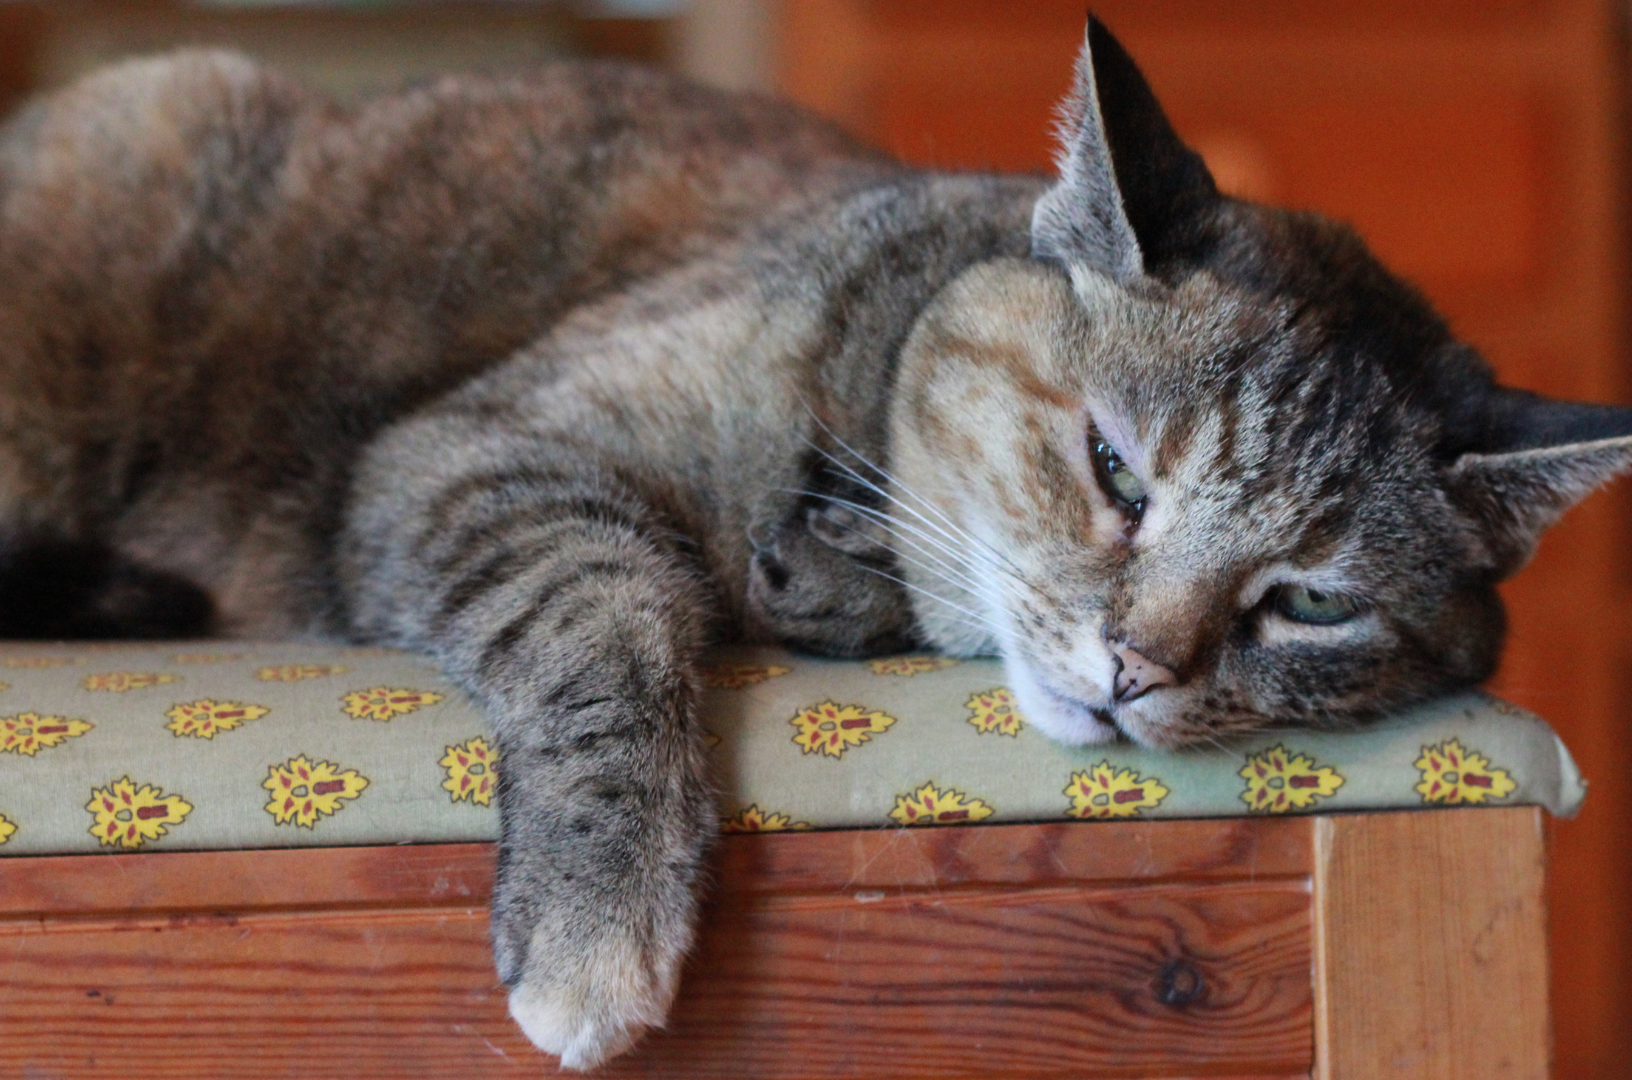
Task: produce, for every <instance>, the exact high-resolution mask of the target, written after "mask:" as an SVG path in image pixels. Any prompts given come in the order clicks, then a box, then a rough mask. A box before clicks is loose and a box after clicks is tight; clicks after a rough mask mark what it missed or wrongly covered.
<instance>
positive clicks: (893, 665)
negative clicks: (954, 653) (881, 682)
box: [867, 656, 958, 678]
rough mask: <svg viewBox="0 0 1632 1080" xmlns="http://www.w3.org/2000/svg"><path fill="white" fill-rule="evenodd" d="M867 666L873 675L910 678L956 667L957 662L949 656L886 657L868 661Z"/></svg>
mask: <svg viewBox="0 0 1632 1080" xmlns="http://www.w3.org/2000/svg"><path fill="white" fill-rule="evenodd" d="M867 666H868V667H870V668H872V669H873V674H874V675H905V676H907V677H909V678H910V677H911V676H913V675H925V674H928V673H929V672H931V671H945V670H946V669H947V668H950V667H957V666H958V661H956V660H954V659H953V658H952V657H950V656H886V657H884V658H883V659H882V660H869V661H868V662H867Z"/></svg>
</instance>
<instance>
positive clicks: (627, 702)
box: [0, 23, 1632, 1068]
mask: <svg viewBox="0 0 1632 1080" xmlns="http://www.w3.org/2000/svg"><path fill="white" fill-rule="evenodd" d="M1064 128H1065V130H1064V133H1063V134H1064V152H1063V156H1062V160H1061V175H1060V177H1059V179H1058V181H1057V182H1056V183H1053V184H1052V185H1049V184H1048V183H1046V182H1045V181H1042V180H1038V179H1033V178H1029V177H999V176H976V175H960V174H947V173H937V172H924V171H916V170H909V169H906V168H904V167H903V166H901V165H899V164H898V163H895V162H893V161H891V160H889V159H888V158H885V157H882V156H880V155H878V154H876V153H873V152H871V151H869V150H867V149H865V148H863V147H861V146H858V145H856V144H855V143H853V142H851V141H850V140H849V139H847V138H846V137H845V136H843V135H842V134H840V133H838V132H837V131H835V130H833V129H830V128H829V127H827V126H825V125H824V124H822V123H821V122H819V121H817V120H815V119H813V118H811V117H808V116H805V115H803V114H801V113H799V112H797V111H795V110H793V109H791V108H787V107H784V106H781V105H777V104H774V103H771V102H767V101H763V100H759V99H756V98H752V97H745V96H734V95H728V94H723V93H716V92H713V91H709V90H704V89H701V88H699V87H696V86H691V85H687V84H685V83H683V82H678V81H676V80H673V79H671V78H669V77H667V76H663V75H660V74H657V73H655V72H651V71H644V70H638V69H633V68H625V67H619V66H601V65H562V66H558V67H553V68H549V69H547V70H544V71H542V72H540V73H538V74H537V75H536V76H532V77H528V78H516V79H474V78H469V79H445V80H442V81H438V82H432V83H429V84H426V85H423V86H420V87H418V88H416V89H411V90H408V91H405V92H403V93H400V94H396V95H393V96H388V97H384V98H381V99H378V100H374V101H371V102H368V103H364V104H361V105H359V106H355V107H341V106H339V105H337V104H334V103H332V102H330V101H327V100H324V99H322V98H320V97H317V96H314V95H313V94H311V93H309V92H307V91H306V90H304V89H302V88H301V87H299V86H296V85H293V84H291V83H290V82H288V81H286V80H284V79H283V78H280V77H279V76H277V75H275V74H272V73H269V72H267V71H264V70H261V69H259V68H258V67H256V66H255V65H253V64H252V63H250V62H249V61H247V60H245V59H243V58H240V57H237V56H233V55H224V54H216V53H182V54H177V55H173V56H169V57H165V58H161V59H153V60H141V61H136V62H132V63H128V64H125V65H123V66H120V67H116V68H113V69H111V70H108V71H105V72H102V73H100V74H97V75H94V76H92V77H91V78H89V79H87V80H85V81H83V82H81V83H79V84H77V85H75V86H72V87H69V88H68V89H65V90H63V91H61V92H59V93H57V94H55V95H53V96H51V97H48V98H46V99H44V100H42V101H40V102H38V103H36V104H34V105H33V106H32V107H30V108H28V109H27V110H25V111H24V112H23V113H22V114H21V115H20V116H19V117H17V118H16V119H15V120H13V121H12V122H11V124H10V126H9V128H7V129H6V130H5V132H4V135H3V140H0V200H3V203H0V205H3V209H0V215H3V216H0V632H4V633H5V634H8V635H11V636H32V637H54V636H114V635H134V636H144V635H145V636H175V635H182V634H199V633H209V634H227V635H240V636H251V635H253V636H261V637H269V636H271V637H275V636H313V637H327V638H338V639H344V640H348V641H358V642H373V643H380V644H387V645H397V646H404V647H407V648H410V649H417V650H420V651H422V652H423V653H425V654H427V655H429V656H431V657H434V658H435V659H436V660H437V661H438V662H439V663H440V664H441V665H442V666H443V667H444V668H445V669H446V671H447V672H448V673H449V675H450V676H451V677H452V678H453V679H454V680H456V681H457V682H458V683H459V684H460V685H461V686H463V687H464V688H465V689H466V690H467V691H468V692H469V694H470V695H471V696H472V697H473V698H474V699H475V701H476V702H478V703H479V704H480V706H481V707H482V709H483V710H484V711H485V712H486V714H487V716H488V717H489V718H490V720H491V723H492V727H493V731H494V733H495V737H496V740H497V743H498V746H499V748H500V750H501V753H502V755H503V760H504V775H503V778H502V780H503V783H502V786H501V787H500V789H499V805H500V809H501V811H502V822H503V824H502V835H503V839H502V841H501V844H500V849H499V870H498V880H497V886H496V892H495V898H494V901H493V945H494V953H495V957H496V961H497V966H498V971H499V974H500V975H501V976H502V978H503V979H504V981H505V982H506V983H508V984H509V985H510V986H511V988H512V989H511V997H510V1001H511V1011H512V1013H513V1015H514V1016H515V1018H516V1019H517V1021H519V1023H520V1024H521V1026H522V1027H523V1028H524V1029H525V1030H526V1032H527V1034H528V1035H529V1036H530V1037H531V1038H532V1039H533V1040H534V1041H535V1042H536V1043H537V1044H538V1045H539V1046H541V1047H543V1048H544V1049H546V1050H549V1051H551V1052H552V1053H555V1054H559V1055H560V1056H561V1060H562V1062H563V1064H565V1065H567V1066H570V1067H579V1068H582V1067H588V1066H591V1065H594V1064H595V1063H597V1062H599V1061H601V1060H603V1059H604V1058H606V1057H607V1056H608V1055H611V1054H616V1053H618V1052H620V1051H623V1050H625V1049H627V1048H628V1047H629V1046H630V1045H631V1044H632V1043H633V1042H634V1041H635V1039H636V1038H637V1037H638V1036H639V1035H640V1034H641V1032H642V1031H644V1030H645V1029H647V1028H649V1027H651V1026H654V1025H658V1024H661V1023H662V1022H663V1019H664V1015H665V1012H666V1010H667V1009H668V1007H669V1003H670V1001H671V999H672V998H673V996H674V993H675V988H676V981H677V977H678V974H679V970H680V964H681V961H682V959H683V957H684V955H685V953H686V950H687V947H688V945H689V943H690V940H691V936H692V927H693V923H694V921H695V917H696V901H695V896H696V892H697V888H698V884H699V881H700V878H701V876H702V865H703V856H704V853H705V851H706V849H707V848H708V845H709V838H710V836H711V835H712V834H713V832H714V831H715V808H714V805H713V802H712V800H711V795H710V789H709V783H708V780H707V777H706V775H705V774H706V770H705V767H704V755H703V749H702V744H701V742H700V736H701V732H700V730H699V726H698V716H697V702H698V657H699V654H700V652H701V650H703V649H704V647H705V646H706V645H707V644H708V643H710V642H712V641H719V640H756V641H767V640H781V641H786V642H790V643H793V644H795V645H798V646H800V647H803V648H807V649H811V650H816V651H819V652H826V653H835V654H851V655H853V654H861V653H868V652H874V651H880V650H893V649H899V648H903V647H909V646H911V647H933V648H939V649H944V650H947V651H950V652H953V653H959V654H975V653H991V652H997V653H1000V654H1001V655H1002V656H1003V657H1004V659H1005V661H1006V663H1007V666H1008V670H1009V676H1010V679H1011V680H1012V685H1013V687H1014V690H1015V692H1016V694H1017V695H1018V698H1019V701H1020V703H1021V705H1022V707H1023V709H1024V711H1025V713H1026V715H1027V717H1028V718H1029V719H1030V720H1031V721H1032V722H1033V723H1034V724H1035V725H1036V726H1038V727H1039V728H1041V729H1043V730H1044V731H1046V732H1048V733H1049V734H1052V735H1054V736H1055V737H1057V738H1060V739H1063V740H1066V741H1068V742H1074V743H1085V742H1094V741H1099V740H1105V739H1111V738H1114V737H1117V736H1118V735H1122V736H1126V737H1129V738H1132V739H1134V740H1137V741H1139V742H1141V743H1144V744H1147V745H1154V746H1178V745H1181V744H1188V743H1195V742H1201V741H1212V740H1217V739H1221V738H1225V737H1227V736H1229V735H1231V734H1233V733H1240V732H1246V731H1250V730H1253V729H1257V728H1261V727H1263V726H1265V725H1273V724H1305V725H1321V726H1330V725H1350V724H1354V723H1358V722H1362V721H1364V720H1366V719H1367V718H1369V717H1372V716H1375V715H1377V714H1378V713H1380V712H1382V711H1384V710H1388V709H1392V708H1396V707H1398V706H1401V705H1404V704H1406V703H1408V702H1411V701H1413V700H1416V699H1420V698H1422V697H1424V696H1427V695H1431V694H1439V693H1443V692H1446V691H1449V690H1453V689H1456V688H1458V687H1465V686H1467V685H1469V684H1472V683H1477V682H1478V681H1480V680H1481V679H1484V678H1485V677H1486V676H1487V675H1489V674H1490V672H1491V670H1492V667H1493V666H1494V664H1495V662H1496V657H1497V651H1498V647H1499V644H1500V640H1501V637H1502V621H1503V617H1502V609H1501V605H1500V603H1499V601H1498V599H1497V595H1496V592H1495V588H1494V586H1495V584H1496V583H1497V582H1498V581H1500V580H1501V579H1502V578H1504V577H1506V576H1508V575H1510V574H1512V573H1514V572H1515V571H1516V570H1518V569H1519V567H1520V566H1521V565H1522V564H1523V563H1524V562H1525V560H1526V558H1527V557H1528V556H1529V554H1530V552H1531V550H1532V548H1533V547H1534V545H1535V543H1536V540H1537V538H1538V535H1539V534H1540V533H1541V531H1542V530H1543V529H1545V528H1546V527H1547V526H1548V525H1550V524H1551V523H1552V522H1553V521H1555V520H1556V519H1557V518H1558V517H1559V515H1560V514H1562V513H1563V512H1564V511H1565V510H1566V509H1567V508H1568V507H1569V506H1570V505H1571V504H1572V503H1574V502H1575V501H1576V500H1578V499H1580V498H1581V497H1582V496H1584V495H1585V494H1587V493H1588V492H1589V491H1591V490H1592V489H1593V488H1594V487H1595V486H1597V485H1598V484H1600V483H1601V482H1603V481H1605V480H1607V479H1608V478H1610V477H1611V476H1612V475H1614V474H1615V473H1617V472H1618V471H1621V470H1624V469H1626V468H1627V467H1628V466H1632V410H1626V409H1617V408H1610V407H1602V406H1592V405H1578V404H1567V403H1560V402H1553V401H1547V400H1543V399H1541V398H1538V397H1535V396H1533V395H1530V394H1527V393H1522V392H1518V391H1514V390H1508V389H1503V388H1500V387H1498V386H1496V385H1495V384H1494V382H1493V379H1492V376H1491V373H1490V370H1489V368H1488V367H1487V366H1486V365H1485V363H1484V362H1483V361H1482V360H1481V359H1480V358H1479V357H1478V356H1477V355H1476V354H1475V353H1474V352H1473V350H1472V349H1470V348H1469V347H1467V346H1466V345H1464V344H1461V343H1459V342H1458V341H1456V340H1455V339H1453V338H1452V336H1451V335H1450V333H1449V331H1448V330H1447V328H1446V326H1445V324H1444V323H1443V322H1442V321H1441V320H1440V319H1439V318H1438V317H1437V316H1436V315H1435V314H1434V313H1433V312H1432V311H1431V310H1430V309H1429V308H1428V306H1427V305H1426V304H1425V303H1424V301H1423V300H1422V298H1421V297H1420V296H1419V295H1418V294H1417V293H1416V292H1414V291H1413V290H1412V289H1411V288H1410V287H1409V286H1407V285H1405V284H1402V283H1401V282H1400V281H1398V280H1397V279H1395V278H1394V277H1392V276H1390V275H1389V274H1388V273H1387V272H1386V271H1385V270H1384V269H1383V268H1382V267H1381V266H1380V265H1378V264H1377V263H1376V262H1375V261H1374V260H1373V259H1372V257H1371V256H1370V255H1369V254H1368V253H1367V251H1366V250H1365V248H1364V247H1363V246H1362V244H1361V242H1360V241H1359V240H1358V239H1357V238H1356V237H1355V236H1354V234H1353V233H1351V232H1350V231H1348V230H1347V229H1345V228H1343V227H1341V226H1339V225H1335V224H1333V223H1331V222H1328V221H1325V220H1322V219H1320V218H1318V217H1315V216H1313V215H1310V214H1303V213H1289V212H1285V211H1281V210H1275V209H1269V208H1266V207H1263V206H1257V205H1253V204H1250V203H1246V202H1242V201H1239V200H1236V199H1232V198H1228V197H1225V196H1222V195H1220V194H1219V192H1218V191H1217V190H1216V188H1215V187H1214V184H1213V180H1212V178H1211V177H1210V176H1209V175H1208V172H1207V170H1206V168H1205V166H1204V165H1203V163H1202V161H1201V159H1200V158H1199V157H1197V156H1196V155H1195V154H1194V153H1193V152H1191V151H1190V150H1188V149H1187V148H1186V147H1185V146H1184V145H1183V144H1182V143H1181V142H1180V141H1179V139H1178V137H1177V136H1176V135H1175V134H1174V132H1173V130H1172V129H1171V127H1170V126H1169V124H1168V122H1167V120H1166V119H1165V117H1164V116H1163V113H1162V111H1161V109H1160V107H1159V106H1158V104H1157V102H1156V100H1155V98H1154V97H1153V96H1152V94H1151V92H1150V90H1149V88H1148V87H1147V86H1146V84H1145V82H1144V80H1143V79H1142V78H1141V76H1140V75H1139V73H1138V71H1137V69H1136V68H1135V67H1134V65H1133V63H1132V61H1131V60H1130V59H1129V57H1128V56H1127V54H1126V53H1125V52H1124V51H1123V50H1122V49H1121V47H1120V46H1118V44H1117V43H1116V42H1115V41H1114V40H1113V39H1112V38H1111V36H1110V35H1109V34H1108V33H1106V31H1105V30H1104V28H1103V27H1102V26H1100V25H1099V24H1098V23H1092V24H1091V25H1090V27H1089V32H1088V41H1087V46H1086V48H1085V50H1084V53H1083V57H1082V60H1081V61H1080V63H1079V65H1078V72H1077V87H1076V91H1075V94H1074V96H1073V97H1072V98H1071V99H1070V101H1069V102H1068V103H1067V105H1066V122H1065V124H1064Z"/></svg>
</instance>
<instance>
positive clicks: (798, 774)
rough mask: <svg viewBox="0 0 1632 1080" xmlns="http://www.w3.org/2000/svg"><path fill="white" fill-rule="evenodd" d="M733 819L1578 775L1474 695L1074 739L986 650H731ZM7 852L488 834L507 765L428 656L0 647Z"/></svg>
mask: <svg viewBox="0 0 1632 1080" xmlns="http://www.w3.org/2000/svg"><path fill="white" fill-rule="evenodd" d="M708 681H709V689H708V694H707V701H706V726H707V728H708V731H709V736H708V737H709V742H710V745H711V747H712V750H713V754H714V755H715V758H716V761H717V764H718V776H719V782H720V788H721V793H722V828H724V829H725V830H726V831H733V832H741V831H762V830H776V829H808V828H833V827H894V826H918V825H931V824H956V823H966V822H978V821H986V822H998V821H1038V820H1049V819H1061V818H1155V817H1195V816H1220V815H1247V814H1281V813H1298V812H1308V811H1343V810H1360V809H1377V808H1384V807H1431V806H1459V805H1470V804H1476V805H1498V806H1506V805H1512V804H1515V803H1535V804H1539V805H1542V806H1545V807H1547V808H1549V809H1550V810H1552V811H1553V812H1554V813H1555V814H1569V813H1572V812H1573V811H1574V810H1575V808H1576V807H1577V805H1578V804H1579V803H1580V800H1581V797H1582V794H1583V790H1584V785H1583V784H1582V781H1581V779H1580V776H1579V774H1578V773H1577V771H1576V768H1575V765H1574V763H1573V762H1572V761H1571V760H1570V756H1569V753H1568V752H1567V751H1566V750H1565V749H1564V747H1563V745H1562V744H1561V743H1560V742H1559V741H1558V739H1557V738H1556V737H1555V736H1554V735H1553V733H1552V732H1551V731H1550V730H1549V729H1548V728H1547V726H1546V725H1545V724H1543V723H1542V722H1541V721H1540V720H1538V719H1537V718H1536V717H1534V716H1532V715H1530V714H1529V713H1527V712H1524V711H1523V710H1521V709H1518V708H1516V707H1514V706H1512V705H1508V704H1506V703H1505V702H1501V701H1497V700H1495V699H1493V698H1490V697H1487V696H1484V695H1479V694H1474V695H1467V696H1463V697H1458V698H1452V699H1448V700H1444V701H1439V702H1435V703H1432V704H1430V705H1427V706H1424V707H1422V708H1419V709H1417V710H1415V711H1414V712H1412V713H1410V714H1409V715H1405V716H1400V717H1397V718H1394V719H1392V720H1390V721H1387V722H1385V723H1382V724H1379V725H1377V726H1375V727H1373V728H1371V729H1369V730H1366V731H1364V732H1356V733H1347V734H1313V733H1310V732H1303V731H1287V732H1280V733H1274V734H1269V735H1265V736H1261V737H1258V738H1255V739H1252V740H1250V741H1247V742H1243V743H1240V744H1238V745H1234V746H1231V747H1228V748H1220V749H1211V750H1207V751H1201V752H1183V753H1158V752H1154V751H1149V750H1141V749H1138V748H1136V747H1133V746H1130V745H1127V744H1114V745H1110V746H1100V747H1086V748H1076V749H1073V748H1068V747H1063V746H1060V745H1058V744H1056V743H1054V742H1052V741H1050V740H1048V739H1047V738H1045V737H1043V736H1042V735H1040V734H1038V733H1037V732H1036V731H1035V730H1034V729H1032V728H1031V727H1030V726H1029V725H1027V723H1026V721H1025V718H1024V717H1023V716H1021V715H1020V714H1019V713H1018V712H1017V711H1016V709H1015V707H1014V704H1013V701H1012V699H1011V698H1010V695H1009V692H1008V690H1007V689H1006V688H1005V687H1004V685H1003V682H1004V676H1003V668H1002V665H1001V664H1000V663H998V662H996V661H988V660H966V661H955V660H949V659H944V658H939V657H923V656H918V657H896V658H891V659H886V660H875V661H866V662H838V661H827V660H817V659H812V658H810V657H804V656H797V655H794V654H790V653H786V652H782V651H779V650H773V649H736V650H728V651H723V652H721V653H719V654H717V655H716V656H715V657H714V658H713V660H712V663H711V666H710V668H709V674H708ZM0 683H4V684H5V685H4V688H3V689H0V855H36V854H61V853H78V852H97V851H132V850H169V849H176V850H179V849H195V850H197V849H221V848H257V847H286V846H296V845H318V846H331V845H342V844H388V843H425V842H439V841H468V840H487V839H492V838H494V837H495V836H496V834H497V819H496V816H495V814H494V810H493V805H492V792H493V772H494V769H495V768H502V767H503V763H502V762H499V761H496V760H495V754H494V751H493V749H492V746H491V744H490V742H489V740H488V738H487V735H486V731H485V726H484V723H483V721H482V718H481V716H480V715H479V714H478V713H477V712H476V710H475V709H474V708H473V707H472V706H471V705H470V703H469V702H468V701H467V700H466V699H465V698H464V697H463V696H462V695H461V694H460V693H459V691H458V690H456V689H454V688H453V687H452V686H450V685H449V684H448V682H447V681H446V680H445V679H443V678H442V676H441V675H440V674H439V673H438V672H437V670H436V668H435V667H434V666H433V665H431V664H430V663H429V662H427V661H425V660H424V659H422V658H419V657H416V656H413V655H410V654H406V653H399V652H394V651H391V650H382V649H357V648H343V647H335V646H322V645H309V644H307V645H302V644H274V645H259V644H244V643H221V644H210V645H196V644H192V645H186V646H154V645H140V646H136V645H114V646H86V645H76V646H48V645H33V644H29V645H23V644H6V645H0Z"/></svg>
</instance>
